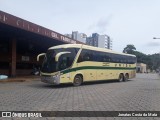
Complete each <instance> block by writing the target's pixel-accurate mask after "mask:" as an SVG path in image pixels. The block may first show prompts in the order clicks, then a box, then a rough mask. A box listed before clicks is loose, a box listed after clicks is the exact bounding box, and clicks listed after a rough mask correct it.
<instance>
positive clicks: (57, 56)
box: [55, 51, 71, 62]
mask: <svg viewBox="0 0 160 120" xmlns="http://www.w3.org/2000/svg"><path fill="white" fill-rule="evenodd" d="M68 53H71V52H68V51H65V52H60V53H57V54H56V56H55V61H56V62H58V60H59V57H60V56H61V55H63V54H68Z"/></svg>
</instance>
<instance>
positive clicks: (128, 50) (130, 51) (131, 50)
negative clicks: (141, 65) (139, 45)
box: [123, 44, 136, 54]
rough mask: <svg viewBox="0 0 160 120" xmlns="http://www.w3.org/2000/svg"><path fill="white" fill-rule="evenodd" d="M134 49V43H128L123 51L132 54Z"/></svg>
mask: <svg viewBox="0 0 160 120" xmlns="http://www.w3.org/2000/svg"><path fill="white" fill-rule="evenodd" d="M134 50H136V48H135V47H134V45H132V44H129V45H127V46H126V47H125V48H124V50H123V53H128V54H133V52H134Z"/></svg>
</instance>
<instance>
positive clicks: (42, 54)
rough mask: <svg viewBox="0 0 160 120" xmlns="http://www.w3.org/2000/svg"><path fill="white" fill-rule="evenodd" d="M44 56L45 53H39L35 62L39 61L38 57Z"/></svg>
mask: <svg viewBox="0 0 160 120" xmlns="http://www.w3.org/2000/svg"><path fill="white" fill-rule="evenodd" d="M45 55H46V53H41V54H39V55H38V56H37V61H39V57H41V56H45Z"/></svg>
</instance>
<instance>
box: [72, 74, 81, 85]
mask: <svg viewBox="0 0 160 120" xmlns="http://www.w3.org/2000/svg"><path fill="white" fill-rule="evenodd" d="M82 83H83V79H82V76H81V75H76V76H75V77H74V81H73V85H74V86H80V85H81V84H82Z"/></svg>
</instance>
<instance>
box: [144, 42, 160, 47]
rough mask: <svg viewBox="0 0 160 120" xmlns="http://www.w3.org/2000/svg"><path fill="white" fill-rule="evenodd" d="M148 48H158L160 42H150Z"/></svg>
mask: <svg viewBox="0 0 160 120" xmlns="http://www.w3.org/2000/svg"><path fill="white" fill-rule="evenodd" d="M147 46H148V47H158V46H160V42H149V43H147Z"/></svg>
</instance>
